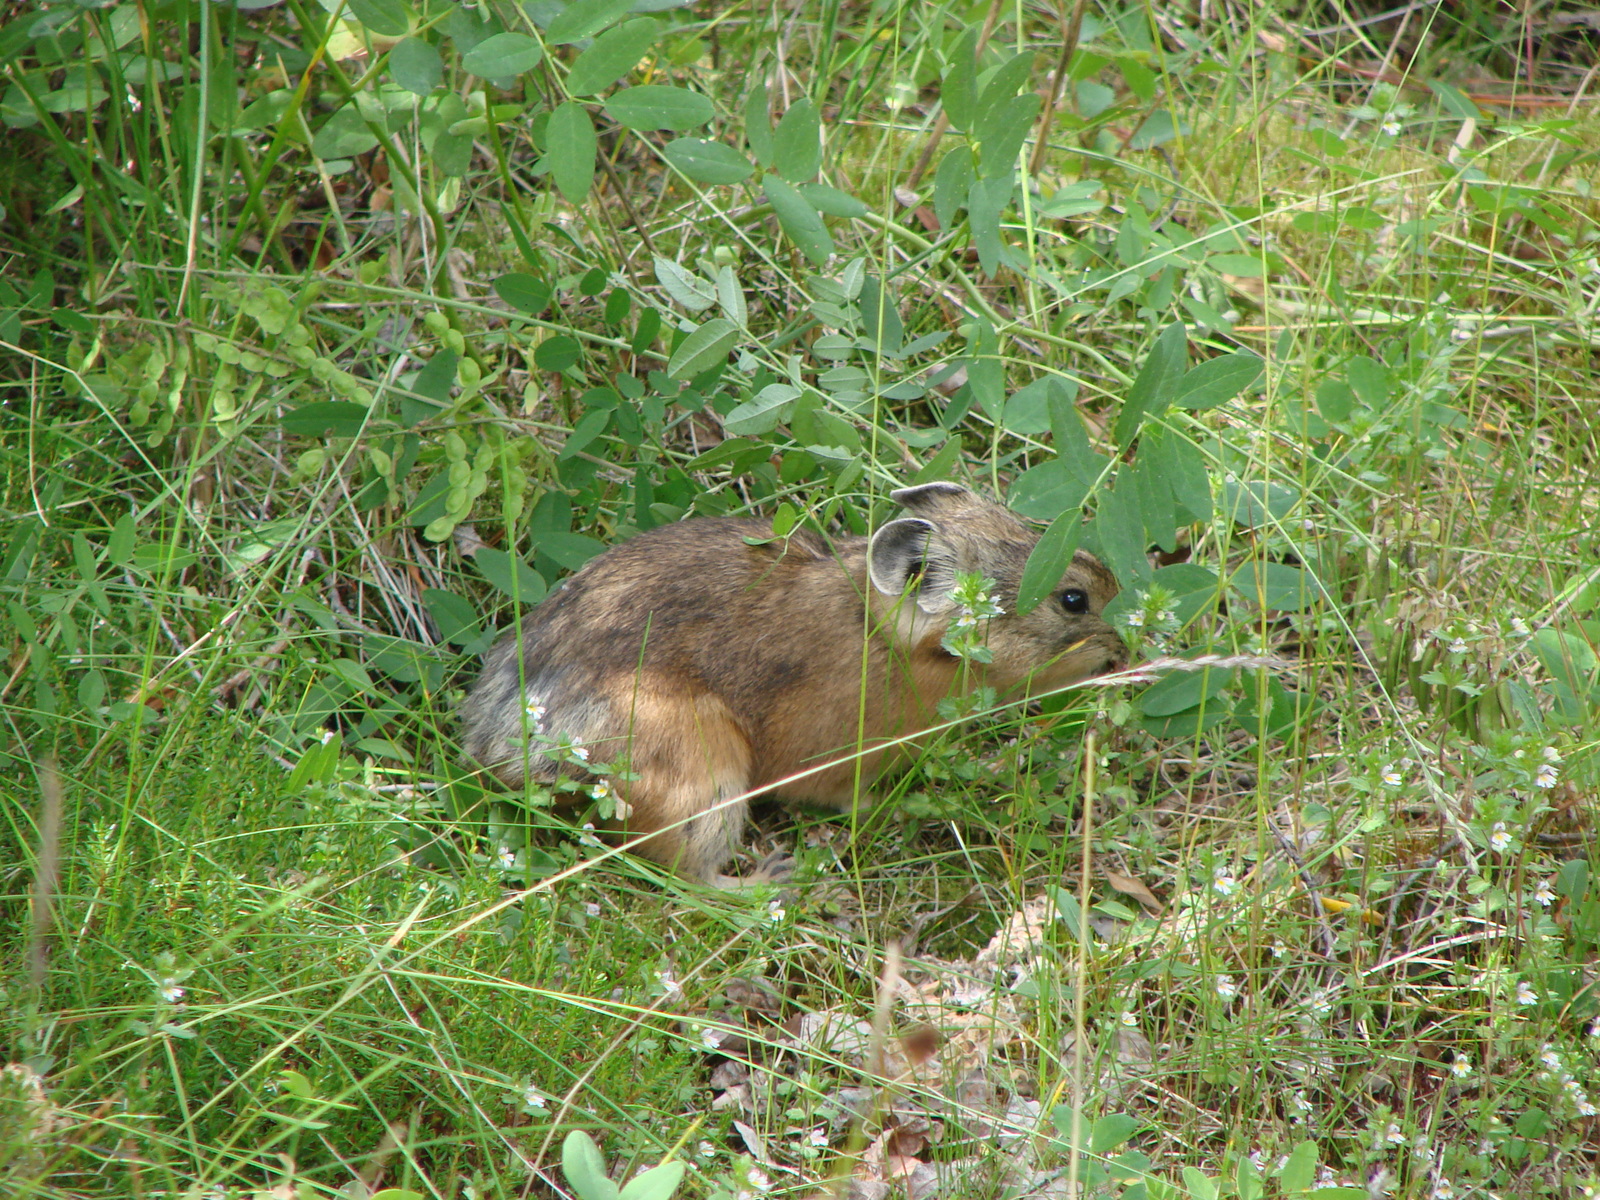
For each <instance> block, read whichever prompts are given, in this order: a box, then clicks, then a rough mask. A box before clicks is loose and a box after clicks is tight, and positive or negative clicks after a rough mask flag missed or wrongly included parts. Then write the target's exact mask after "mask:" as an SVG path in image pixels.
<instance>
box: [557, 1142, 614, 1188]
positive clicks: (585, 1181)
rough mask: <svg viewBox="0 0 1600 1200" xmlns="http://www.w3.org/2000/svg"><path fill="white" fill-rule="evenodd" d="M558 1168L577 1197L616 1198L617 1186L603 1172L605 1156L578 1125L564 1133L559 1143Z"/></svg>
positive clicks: (604, 1171) (604, 1170)
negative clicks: (565, 1134)
mask: <svg viewBox="0 0 1600 1200" xmlns="http://www.w3.org/2000/svg"><path fill="white" fill-rule="evenodd" d="M561 1170H562V1171H563V1172H564V1173H565V1174H566V1177H567V1184H568V1186H569V1187H571V1188H572V1190H573V1191H575V1192H577V1193H578V1200H618V1197H619V1196H620V1195H621V1191H620V1189H618V1187H617V1185H616V1184H615V1183H613V1182H612V1181H611V1180H610V1179H609V1178H608V1177H607V1176H606V1160H605V1159H604V1158H603V1157H602V1156H601V1154H600V1147H599V1146H596V1145H595V1144H594V1139H593V1138H592V1137H590V1136H589V1135H588V1134H587V1133H584V1132H583V1130H581V1129H574V1130H573V1131H572V1132H571V1133H569V1134H567V1140H566V1141H565V1142H563V1143H562V1144H561Z"/></svg>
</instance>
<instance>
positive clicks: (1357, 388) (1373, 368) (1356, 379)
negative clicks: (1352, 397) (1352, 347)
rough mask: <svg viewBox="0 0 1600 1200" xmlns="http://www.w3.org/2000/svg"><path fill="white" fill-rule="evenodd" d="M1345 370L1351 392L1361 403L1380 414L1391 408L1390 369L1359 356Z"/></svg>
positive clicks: (1361, 355) (1364, 356)
mask: <svg viewBox="0 0 1600 1200" xmlns="http://www.w3.org/2000/svg"><path fill="white" fill-rule="evenodd" d="M1344 370H1345V378H1346V379H1348V380H1349V381H1350V390H1351V391H1353V392H1355V394H1356V395H1357V396H1358V397H1360V399H1361V403H1363V404H1365V405H1366V406H1367V407H1368V408H1372V409H1376V410H1378V411H1379V412H1382V411H1383V410H1384V409H1385V408H1387V407H1388V406H1389V368H1387V367H1385V366H1384V365H1383V364H1382V363H1380V362H1376V361H1374V360H1373V359H1370V358H1368V357H1367V356H1366V355H1365V354H1358V355H1356V356H1355V357H1354V358H1352V359H1351V360H1350V362H1349V364H1348V365H1347V366H1346V367H1345V369H1344Z"/></svg>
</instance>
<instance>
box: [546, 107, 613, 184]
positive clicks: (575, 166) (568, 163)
mask: <svg viewBox="0 0 1600 1200" xmlns="http://www.w3.org/2000/svg"><path fill="white" fill-rule="evenodd" d="M545 136H546V144H547V145H548V146H549V147H550V151H549V153H548V154H546V155H545V161H546V162H548V163H549V164H550V176H551V178H552V179H554V180H555V181H556V187H557V188H558V189H560V191H561V194H562V195H563V196H564V197H566V200H567V203H568V204H582V203H583V202H584V200H585V199H586V198H587V197H588V195H589V187H590V185H591V184H593V183H594V162H595V155H596V154H597V153H598V152H599V149H600V143H599V139H598V138H596V137H595V132H594V122H593V121H591V120H590V119H589V114H588V112H587V111H585V109H584V107H583V105H581V104H575V103H573V102H572V101H571V100H568V101H567V102H566V103H565V104H560V105H557V106H556V110H555V112H553V113H551V114H550V125H549V132H548V133H547V134H546V135H545Z"/></svg>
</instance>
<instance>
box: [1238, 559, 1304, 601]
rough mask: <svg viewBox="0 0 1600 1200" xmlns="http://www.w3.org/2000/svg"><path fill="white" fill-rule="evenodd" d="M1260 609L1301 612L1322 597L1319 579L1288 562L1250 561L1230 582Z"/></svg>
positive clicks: (1241, 566)
mask: <svg viewBox="0 0 1600 1200" xmlns="http://www.w3.org/2000/svg"><path fill="white" fill-rule="evenodd" d="M1229 583H1231V584H1232V585H1233V586H1234V587H1235V588H1237V589H1238V590H1239V591H1241V592H1243V593H1244V596H1245V598H1246V599H1247V600H1249V601H1250V602H1251V603H1252V604H1254V605H1255V606H1256V607H1257V608H1263V609H1276V610H1277V611H1278V612H1300V611H1302V610H1304V609H1306V608H1309V607H1310V606H1311V605H1312V604H1314V603H1316V601H1317V599H1318V597H1319V596H1320V595H1321V589H1320V588H1319V586H1318V584H1317V577H1316V576H1315V575H1313V574H1312V573H1311V572H1310V571H1307V570H1304V569H1303V568H1301V567H1291V566H1289V565H1287V564H1286V563H1275V562H1261V561H1259V560H1250V561H1246V562H1244V563H1241V564H1240V566H1239V569H1238V570H1237V571H1235V572H1234V573H1233V578H1232V579H1231V580H1229Z"/></svg>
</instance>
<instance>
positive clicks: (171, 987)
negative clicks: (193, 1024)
mask: <svg viewBox="0 0 1600 1200" xmlns="http://www.w3.org/2000/svg"><path fill="white" fill-rule="evenodd" d="M161 998H162V999H163V1000H165V1001H166V1002H167V1003H168V1004H176V1003H177V1002H178V1001H179V1000H182V999H183V989H182V988H181V987H179V986H178V985H177V984H175V983H169V984H167V985H166V986H164V987H163V988H162V989H161Z"/></svg>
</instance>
